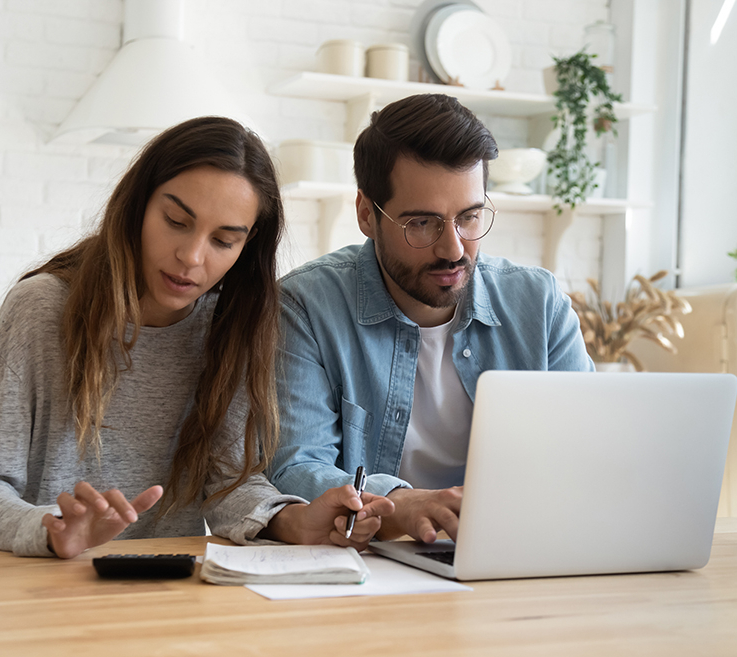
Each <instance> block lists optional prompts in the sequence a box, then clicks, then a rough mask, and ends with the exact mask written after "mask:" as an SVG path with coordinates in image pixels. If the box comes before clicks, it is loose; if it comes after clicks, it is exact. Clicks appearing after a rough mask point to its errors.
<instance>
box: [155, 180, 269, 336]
mask: <svg viewBox="0 0 737 657" xmlns="http://www.w3.org/2000/svg"><path fill="white" fill-rule="evenodd" d="M257 215H258V195H257V193H256V191H255V190H254V189H253V186H252V185H251V183H250V182H248V180H246V179H245V178H243V177H241V176H239V175H237V174H234V173H230V172H226V171H222V170H220V169H216V168H215V167H211V166H202V167H197V168H194V169H188V170H187V171H184V172H183V173H180V174H179V175H178V176H176V177H175V178H172V179H171V180H169V181H167V182H165V183H164V184H163V185H161V186H160V187H158V188H157V189H156V190H154V193H153V194H152V196H151V198H150V199H149V201H148V204H147V205H146V212H145V214H144V217H143V228H142V230H141V247H142V254H143V277H144V280H145V283H146V290H145V292H144V294H143V297H142V298H141V313H142V315H141V321H142V324H143V325H144V326H169V325H170V324H174V323H175V322H178V321H180V320H182V319H184V318H185V317H186V316H187V315H189V313H190V312H192V309H193V308H194V304H195V302H196V301H197V299H198V298H199V297H201V296H202V295H203V294H204V293H205V292H207V291H208V290H209V289H210V288H211V287H212V286H213V285H215V284H216V283H217V282H218V281H219V280H220V279H221V278H222V277H223V276H224V275H225V273H226V272H227V271H228V270H229V269H230V268H231V267H232V266H233V264H234V263H235V261H236V260H237V259H238V256H239V255H240V254H241V251H242V250H243V247H244V246H245V244H246V241H247V240H248V239H249V237H250V236H251V235H253V234H254V233H255V228H254V227H253V224H254V223H255V221H256V216H257Z"/></svg>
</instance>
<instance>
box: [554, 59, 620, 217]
mask: <svg viewBox="0 0 737 657" xmlns="http://www.w3.org/2000/svg"><path fill="white" fill-rule="evenodd" d="M595 57H596V55H594V54H589V53H587V52H586V50H585V49H583V50H580V51H579V52H577V53H576V54H575V55H572V56H571V57H567V58H562V57H561V58H558V57H554V58H553V60H554V62H555V74H556V77H557V79H558V88H557V89H556V91H555V92H554V93H553V96H555V99H556V102H555V108H556V113H555V114H554V115H553V116H552V121H553V125H554V126H555V127H556V128H559V129H560V138H559V139H558V143H557V144H556V145H555V147H554V148H553V150H552V151H550V152H549V153H548V165H549V168H548V173H550V174H552V175H553V176H554V177H555V181H556V182H555V188H554V191H553V196H554V198H555V199H556V203H555V205H554V207H555V209H556V210H557V211H558V214H560V213H561V212H562V211H563V205H569V206H570V207H571V208H575V207H576V204H578V203H581V202H583V201H585V200H586V198H587V196H588V195H589V193H590V192H591V191H592V190H593V189H594V187H595V183H594V178H595V168H596V167H597V166H598V164H599V163H598V162H591V160H590V159H589V157H588V156H587V155H586V151H585V148H586V132H587V130H588V126H589V123H588V121H589V115H588V108H589V105H590V104H591V103H592V102H595V103H596V105H595V107H594V108H593V128H594V130H595V131H596V134H597V135H601V134H603V133H605V132H610V131H611V132H612V133H613V134H614V135H616V134H617V133H616V130H615V129H614V125H615V124H616V122H617V117H616V116H615V114H614V103H615V102H621V101H622V95H621V94H615V93H613V92H612V90H611V89H610V88H609V83H608V82H607V79H606V73H605V72H604V71H603V70H602V69H601V68H599V67H598V66H596V65H595V64H594V62H593V60H594V58H595Z"/></svg>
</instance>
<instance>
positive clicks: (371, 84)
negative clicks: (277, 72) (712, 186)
mask: <svg viewBox="0 0 737 657" xmlns="http://www.w3.org/2000/svg"><path fill="white" fill-rule="evenodd" d="M269 93H272V94H274V95H277V96H293V97H297V98H312V99H317V100H331V101H337V102H347V101H350V100H353V99H356V98H360V97H362V96H366V95H368V94H371V95H372V96H373V98H374V100H375V102H376V103H377V104H379V105H385V104H387V103H390V102H393V101H395V100H399V99H400V98H405V97H406V96H410V95H412V94H423V93H440V94H449V95H452V96H455V97H456V98H458V100H460V101H461V102H462V103H463V104H464V105H465V106H466V107H468V108H469V109H471V110H472V111H474V112H477V113H482V114H497V115H501V116H519V117H531V116H537V115H540V114H550V113H552V112H553V111H554V109H555V98H553V96H546V95H541V94H529V93H521V92H515V91H506V90H504V91H498V90H493V89H492V90H489V91H479V90H476V89H467V88H465V87H453V86H448V85H443V84H428V83H424V82H397V81H395V80H381V79H378V78H366V77H351V76H346V75H330V74H328V73H313V72H311V71H305V72H302V73H298V74H296V75H293V76H292V77H290V78H287V79H286V80H283V81H281V82H278V83H277V84H275V85H273V86H272V87H271V88H270V89H269ZM655 110H656V108H655V107H654V106H651V105H642V104H634V103H622V104H617V105H616V112H617V116H618V117H619V118H621V119H627V118H631V117H633V116H638V115H640V114H646V113H650V112H654V111H655Z"/></svg>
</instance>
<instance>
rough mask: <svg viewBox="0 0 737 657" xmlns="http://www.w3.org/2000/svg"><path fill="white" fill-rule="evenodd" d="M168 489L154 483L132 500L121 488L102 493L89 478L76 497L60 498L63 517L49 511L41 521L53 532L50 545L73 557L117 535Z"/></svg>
mask: <svg viewBox="0 0 737 657" xmlns="http://www.w3.org/2000/svg"><path fill="white" fill-rule="evenodd" d="M163 492H164V489H163V488H162V487H161V486H151V488H148V489H147V490H145V491H143V493H141V494H140V495H139V496H138V497H136V499H134V500H133V501H132V502H128V500H126V499H125V496H124V495H123V493H121V492H120V491H119V490H114V489H113V490H108V491H105V492H104V493H99V492H98V491H96V490H95V489H94V488H93V487H92V486H90V485H89V484H88V483H87V482H86V481H80V482H79V483H78V484H77V485H76V486H75V487H74V496H72V495H70V494H69V493H62V494H61V495H59V497H57V498H56V502H57V504H58V505H59V508H60V509H61V515H62V517H61V518H57V517H56V516H52V515H51V514H50V513H47V514H46V515H45V516H44V517H43V519H42V520H41V522H42V523H43V526H44V527H46V529H47V530H48V532H49V548H50V549H51V550H52V551H53V552H54V553H55V554H56V555H57V556H58V557H61V558H62V559H71V558H72V557H76V556H77V555H78V554H81V553H82V552H84V551H85V550H86V549H87V548H91V547H95V546H96V545H102V544H103V543H107V542H108V541H110V540H112V539H113V538H115V537H116V536H117V535H118V534H120V532H122V531H123V530H124V529H125V528H126V527H127V526H128V525H130V524H131V523H133V522H135V521H136V520H138V514H139V513H142V512H143V511H147V510H148V509H150V508H151V507H152V506H153V505H154V504H156V502H157V501H158V500H159V498H160V497H161V495H162V494H163Z"/></svg>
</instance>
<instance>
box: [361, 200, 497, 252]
mask: <svg viewBox="0 0 737 657" xmlns="http://www.w3.org/2000/svg"><path fill="white" fill-rule="evenodd" d="M484 198H485V199H486V201H487V203H488V204H489V206H491V207H489V206H487V205H486V203H484V205H483V206H481V208H479V209H489V210H491V213H492V214H491V223H490V224H489V228H488V229H487V230H486V232H485V233H484V234H483V235H480V236H479V237H475V238H473V239H469V238H467V237H463V236H462V235H461V234H460V232H458V224H457V223H456V220H457V219H458V217H460V216H462V215H464V214H466V213H467V212H470V210H466V212H461V214H457V215H456V216H455V217H453V218H452V219H443V217H441V216H440V215H437V214H428V215H427V216H428V217H436V218H437V219H440V220H441V221H442V222H443V229H442V230H441V231H440V232H438V236H437V237H436V238H435V239H434V240H433V241H432V242H430V244H425V246H414V244H410V242H409V239H408V238H407V226H408V225H409V223H410V221H412V220H413V219H417V218H418V217H422V216H425V215H417V216H414V217H410V218H409V219H407V221H406V222H405V223H403V224H400V223H399V222H398V221H396V220H395V219H392V218H391V217H390V216H389V215H388V214H387V213H386V212H384V210H383V209H382V207H381V206H380V205H379V204H378V203H377V202H376V201H372V203H373V204H374V205H375V206H376V207H377V208H378V209H379V212H381V214H383V215H384V216H385V217H386V218H387V219H388V220H389V221H391V222H392V223H393V224H395V225H396V226H399V227H400V228H401V229H402V233H403V234H404V241H405V242H407V244H408V245H409V246H410V247H411V248H413V249H427V248H428V247H430V246H432V245H433V244H435V243H437V241H438V240H439V239H440V238H441V237H442V236H443V233H444V232H445V224H447V223H451V222H452V223H453V227H454V228H455V231H456V235H458V237H459V238H460V239H462V240H463V241H464V242H478V241H479V240H480V239H483V238H484V237H486V236H487V235H488V234H489V233H490V232H491V229H492V227H493V226H494V220H495V219H496V213H497V212H498V210H497V209H496V208H495V207H494V203H492V201H491V199H490V198H489V197H488V196H487V195H486V194H484Z"/></svg>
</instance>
